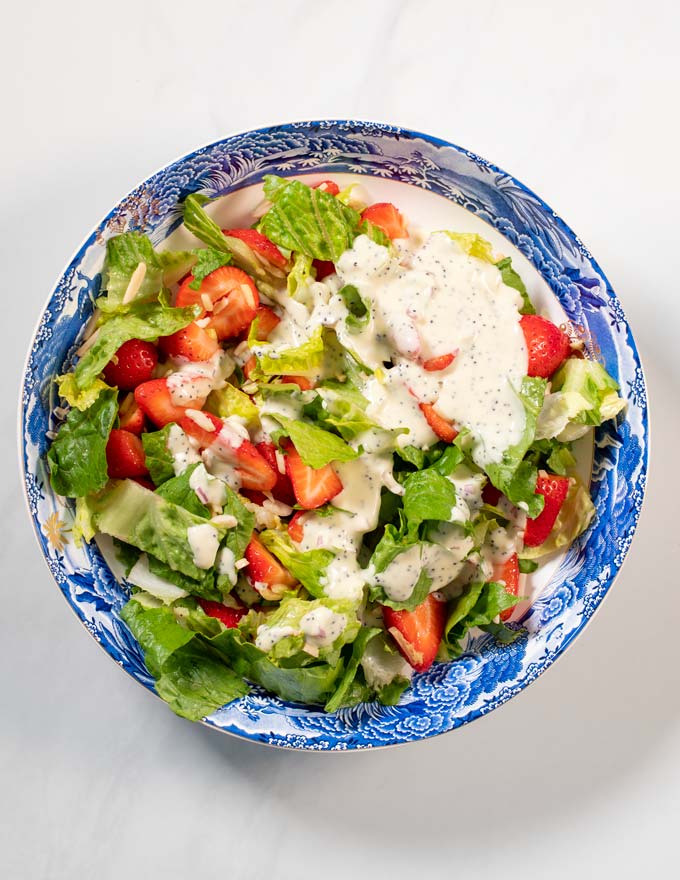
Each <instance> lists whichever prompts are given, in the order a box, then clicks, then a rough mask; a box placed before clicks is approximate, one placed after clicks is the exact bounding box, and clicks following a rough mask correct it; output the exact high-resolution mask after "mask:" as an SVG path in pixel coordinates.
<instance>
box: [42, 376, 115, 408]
mask: <svg viewBox="0 0 680 880" xmlns="http://www.w3.org/2000/svg"><path fill="white" fill-rule="evenodd" d="M55 381H56V383H57V387H58V389H59V396H60V397H63V398H64V400H65V401H66V403H67V404H68V405H69V406H72V407H75V408H76V409H80V410H86V409H88V407H90V406H92V404H93V403H94V402H95V400H96V399H97V398H98V397H99V395H100V393H101V392H102V391H106V390H110V389H109V386H108V385H107V384H106V382H103V381H102V380H101V379H95V380H94V381H93V382H92V383H91V384H90V385H88V386H87V387H86V388H79V387H78V386H77V385H76V379H75V376H74V375H73V373H66V374H65V375H63V376H57V378H56V380H55Z"/></svg>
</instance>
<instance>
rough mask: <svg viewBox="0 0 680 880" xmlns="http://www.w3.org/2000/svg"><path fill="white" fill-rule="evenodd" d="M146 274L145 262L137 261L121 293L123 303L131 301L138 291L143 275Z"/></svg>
mask: <svg viewBox="0 0 680 880" xmlns="http://www.w3.org/2000/svg"><path fill="white" fill-rule="evenodd" d="M145 276H146V263H139V264H138V266H137V268H136V269H135V271H134V272H133V273H132V275H131V276H130V280H129V282H128V286H127V287H126V288H125V293H124V294H123V305H126V304H127V303H129V302H131V301H132V300H133V299H134V298H135V297H136V296H137V294H138V293H139V288H140V287H141V286H142V282H143V281H144V277H145Z"/></svg>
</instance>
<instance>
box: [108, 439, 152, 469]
mask: <svg viewBox="0 0 680 880" xmlns="http://www.w3.org/2000/svg"><path fill="white" fill-rule="evenodd" d="M106 464H107V470H108V474H109V476H110V477H111V478H112V479H114V480H125V479H126V478H127V477H144V476H146V475H147V474H148V473H149V471H148V470H147V467H146V458H145V456H144V447H143V446H142V441H141V440H140V439H139V437H137V435H136V434H131V433H130V432H129V431H121V429H120V428H113V429H112V431H111V433H110V434H109V439H108V442H107V444H106Z"/></svg>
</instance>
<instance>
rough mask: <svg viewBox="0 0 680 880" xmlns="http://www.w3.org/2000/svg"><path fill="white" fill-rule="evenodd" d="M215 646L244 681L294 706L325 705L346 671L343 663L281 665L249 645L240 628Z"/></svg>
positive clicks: (226, 633)
mask: <svg viewBox="0 0 680 880" xmlns="http://www.w3.org/2000/svg"><path fill="white" fill-rule="evenodd" d="M211 644H212V646H213V647H214V648H215V649H216V650H218V651H219V652H220V653H221V654H222V655H223V656H224V657H225V658H226V659H227V661H228V662H229V664H230V665H231V666H232V667H233V668H234V669H235V670H236V672H238V673H239V674H240V675H242V676H243V677H244V678H246V679H248V680H249V681H252V682H255V684H259V685H260V686H261V687H263V688H265V689H266V690H268V691H270V692H271V693H273V694H276V695H277V696H279V697H281V699H282V700H289V701H290V702H293V703H304V704H307V705H315V704H316V705H318V704H321V705H323V704H324V703H325V702H326V700H327V699H328V698H329V697H330V695H331V694H332V693H333V691H334V690H335V688H336V683H337V681H338V679H340V678H341V677H342V675H343V671H344V664H343V662H342V660H340V661H338V662H337V663H335V664H334V665H331V664H329V663H315V664H313V665H308V666H298V667H294V666H293V667H291V666H279V665H278V664H277V663H275V662H274V661H273V660H271V659H270V658H269V657H268V656H267V654H265V653H264V651H260V649H259V648H257V647H256V646H255V645H253V644H252V643H251V642H246V641H245V640H244V638H243V636H242V634H241V633H240V632H239V630H237V629H227V630H225V631H224V632H223V633H220V635H219V636H216V637H215V638H214V639H212V642H211Z"/></svg>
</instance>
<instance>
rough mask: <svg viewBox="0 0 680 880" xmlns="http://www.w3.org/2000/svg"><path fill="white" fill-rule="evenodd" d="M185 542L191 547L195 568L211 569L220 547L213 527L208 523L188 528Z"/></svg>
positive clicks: (217, 535) (218, 535)
mask: <svg viewBox="0 0 680 880" xmlns="http://www.w3.org/2000/svg"><path fill="white" fill-rule="evenodd" d="M187 541H188V542H189V546H190V547H191V552H192V554H193V558H194V565H195V566H196V568H202V569H208V568H212V567H213V565H214V564H215V557H216V556H217V550H218V548H219V546H220V534H219V532H218V531H217V529H216V528H215V526H211V525H210V523H201V524H200V525H196V526H189V528H188V529H187Z"/></svg>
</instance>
